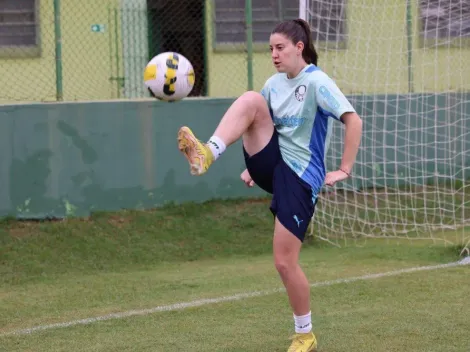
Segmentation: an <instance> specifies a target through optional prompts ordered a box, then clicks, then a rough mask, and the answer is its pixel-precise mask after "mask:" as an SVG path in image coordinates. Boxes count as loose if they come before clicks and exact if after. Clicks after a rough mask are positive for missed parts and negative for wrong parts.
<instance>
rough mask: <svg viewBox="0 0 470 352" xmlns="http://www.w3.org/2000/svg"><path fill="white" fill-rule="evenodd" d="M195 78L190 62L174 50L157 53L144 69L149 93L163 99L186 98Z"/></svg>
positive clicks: (175, 99)
mask: <svg viewBox="0 0 470 352" xmlns="http://www.w3.org/2000/svg"><path fill="white" fill-rule="evenodd" d="M195 78H196V77H195V74H194V69H193V65H192V64H191V62H189V60H188V59H187V58H185V57H184V56H183V55H181V54H178V53H175V52H166V53H161V54H158V55H157V56H155V57H154V58H153V59H152V60H150V61H149V63H148V64H147V66H146V67H145V70H144V83H145V86H146V87H147V89H148V90H149V92H150V94H151V95H152V96H153V97H155V98H157V99H159V100H164V101H177V100H181V99H183V98H186V97H187V96H188V95H189V93H191V90H192V89H193V86H194V81H195Z"/></svg>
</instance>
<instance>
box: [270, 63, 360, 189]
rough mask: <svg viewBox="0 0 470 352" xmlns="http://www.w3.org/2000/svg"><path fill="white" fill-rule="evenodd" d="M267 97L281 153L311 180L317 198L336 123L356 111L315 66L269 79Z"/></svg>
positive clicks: (287, 162) (306, 179) (308, 66)
mask: <svg viewBox="0 0 470 352" xmlns="http://www.w3.org/2000/svg"><path fill="white" fill-rule="evenodd" d="M261 94H262V95H263V96H264V98H265V99H266V101H267V103H268V106H269V110H270V112H271V116H272V119H273V122H274V126H275V128H276V130H277V131H278V133H279V147H280V149H281V155H282V158H283V159H284V161H285V162H286V164H287V165H289V166H290V167H291V168H292V170H294V171H295V172H296V173H297V175H299V176H300V178H301V179H302V180H304V181H305V182H307V183H308V184H309V185H310V186H311V187H312V191H313V196H314V198H316V197H317V195H318V192H320V189H321V187H322V186H323V182H324V179H325V174H326V171H325V156H326V153H327V150H328V145H329V141H330V136H331V130H332V127H333V126H332V123H333V121H334V120H337V121H340V117H341V115H343V114H344V113H345V112H355V110H354V108H353V107H352V105H351V103H350V102H349V101H348V100H347V99H346V97H345V96H344V94H343V93H342V92H341V91H340V90H339V88H338V87H337V85H336V84H335V82H334V81H333V80H332V79H331V78H330V77H328V75H326V74H325V73H324V72H323V71H321V70H320V69H319V68H318V67H317V66H315V65H307V66H306V67H305V68H304V69H303V70H302V71H301V72H300V73H299V74H298V75H297V76H296V77H294V78H292V79H288V78H287V75H286V74H285V73H277V74H275V75H274V76H272V77H271V78H269V79H268V80H267V81H266V84H265V85H264V87H263V89H262V91H261Z"/></svg>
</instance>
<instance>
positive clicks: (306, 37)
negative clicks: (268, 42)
mask: <svg viewBox="0 0 470 352" xmlns="http://www.w3.org/2000/svg"><path fill="white" fill-rule="evenodd" d="M274 33H280V34H284V35H285V36H286V37H288V38H289V39H290V40H291V41H292V43H294V45H295V44H297V43H298V42H302V43H304V49H303V51H302V57H303V59H304V60H305V62H306V63H307V64H314V65H315V66H316V65H317V61H318V54H317V51H316V50H315V47H314V46H313V42H312V32H311V31H310V26H309V24H308V23H307V22H306V21H305V20H303V19H301V18H299V19H296V20H290V21H284V22H281V23H279V24H278V25H277V26H276V27H274V29H273V31H272V32H271V34H274Z"/></svg>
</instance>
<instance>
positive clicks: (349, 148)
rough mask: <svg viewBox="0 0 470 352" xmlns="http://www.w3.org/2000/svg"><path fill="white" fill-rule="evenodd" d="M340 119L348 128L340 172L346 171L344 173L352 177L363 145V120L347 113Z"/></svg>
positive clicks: (345, 134)
mask: <svg viewBox="0 0 470 352" xmlns="http://www.w3.org/2000/svg"><path fill="white" fill-rule="evenodd" d="M340 119H341V121H342V122H343V123H344V125H345V127H346V128H345V132H344V150H343V157H342V159H341V165H340V170H342V171H344V173H346V174H348V176H349V175H351V172H352V168H353V165H354V162H355V161H356V156H357V152H358V150H359V145H360V144H361V136H362V120H361V118H360V117H359V115H358V114H357V113H356V112H346V113H344V114H343V115H342V116H341V118H340Z"/></svg>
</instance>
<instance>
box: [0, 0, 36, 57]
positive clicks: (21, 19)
mask: <svg viewBox="0 0 470 352" xmlns="http://www.w3.org/2000/svg"><path fill="white" fill-rule="evenodd" d="M36 2H37V0H0V55H1V56H23V55H25V54H26V55H27V56H31V55H37V54H38V52H39V50H38V49H39V48H38V46H39V45H38V44H39V36H38V19H37V8H36V6H37V4H36Z"/></svg>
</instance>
